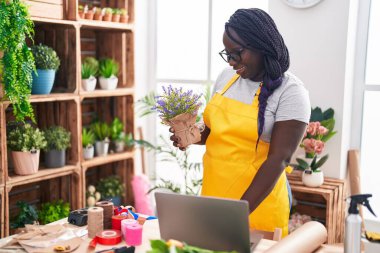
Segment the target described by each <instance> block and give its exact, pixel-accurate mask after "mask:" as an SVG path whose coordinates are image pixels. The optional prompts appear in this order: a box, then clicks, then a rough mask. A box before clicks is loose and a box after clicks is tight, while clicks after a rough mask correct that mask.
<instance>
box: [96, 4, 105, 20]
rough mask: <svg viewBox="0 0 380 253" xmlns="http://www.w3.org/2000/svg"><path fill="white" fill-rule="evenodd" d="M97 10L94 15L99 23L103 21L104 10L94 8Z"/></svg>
mask: <svg viewBox="0 0 380 253" xmlns="http://www.w3.org/2000/svg"><path fill="white" fill-rule="evenodd" d="M94 9H95V13H94V20H98V21H101V20H102V19H103V10H102V8H99V7H97V8H94Z"/></svg>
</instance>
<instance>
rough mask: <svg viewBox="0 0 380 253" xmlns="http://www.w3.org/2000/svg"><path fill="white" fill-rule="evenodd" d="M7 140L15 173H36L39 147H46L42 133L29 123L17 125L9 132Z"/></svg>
mask: <svg viewBox="0 0 380 253" xmlns="http://www.w3.org/2000/svg"><path fill="white" fill-rule="evenodd" d="M7 142H8V147H9V149H10V150H11V151H12V152H11V155H12V159H13V164H14V170H15V173H16V174H17V175H30V174H34V173H37V171H38V165H39V162H40V149H42V148H45V147H46V140H45V137H44V134H43V133H42V132H41V131H40V130H39V129H38V128H34V127H32V126H31V125H30V124H25V125H18V126H16V127H15V128H14V129H13V130H11V131H10V132H9V134H8V138H7Z"/></svg>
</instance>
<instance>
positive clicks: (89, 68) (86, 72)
mask: <svg viewBox="0 0 380 253" xmlns="http://www.w3.org/2000/svg"><path fill="white" fill-rule="evenodd" d="M98 69H99V63H98V60H96V59H95V58H94V57H86V58H85V59H84V61H83V63H82V89H83V90H85V91H94V90H95V87H96V75H97V73H98Z"/></svg>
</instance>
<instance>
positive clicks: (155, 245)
mask: <svg viewBox="0 0 380 253" xmlns="http://www.w3.org/2000/svg"><path fill="white" fill-rule="evenodd" d="M150 246H151V247H152V249H154V250H158V251H157V252H160V253H169V247H168V246H167V245H166V243H165V241H163V240H151V241H150Z"/></svg>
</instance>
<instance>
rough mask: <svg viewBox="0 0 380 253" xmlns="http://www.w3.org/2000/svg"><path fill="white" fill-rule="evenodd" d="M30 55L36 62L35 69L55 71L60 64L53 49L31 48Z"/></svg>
mask: <svg viewBox="0 0 380 253" xmlns="http://www.w3.org/2000/svg"><path fill="white" fill-rule="evenodd" d="M32 53H33V56H34V60H35V62H36V68H37V69H53V70H57V69H58V68H59V65H60V64H61V62H60V60H59V57H58V55H57V53H56V52H55V51H54V49H53V48H51V47H48V46H46V45H42V44H39V45H35V46H32Z"/></svg>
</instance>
